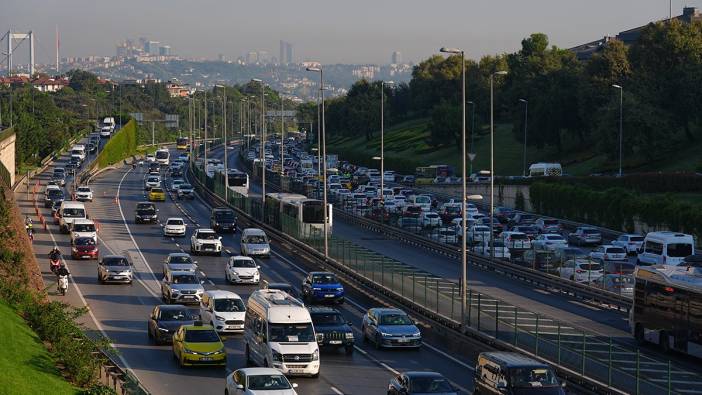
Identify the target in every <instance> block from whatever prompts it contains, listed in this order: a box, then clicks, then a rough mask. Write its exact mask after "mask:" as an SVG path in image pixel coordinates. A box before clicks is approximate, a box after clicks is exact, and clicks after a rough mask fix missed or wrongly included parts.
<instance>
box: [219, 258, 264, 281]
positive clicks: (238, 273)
mask: <svg viewBox="0 0 702 395" xmlns="http://www.w3.org/2000/svg"><path fill="white" fill-rule="evenodd" d="M260 268H261V267H260V266H258V265H257V264H256V261H254V260H253V258H249V257H247V256H241V255H238V256H233V257H231V258H229V262H227V266H226V268H225V269H224V277H225V278H226V280H227V282H229V283H231V284H258V283H259V282H260V281H261V273H260V272H259V269H260Z"/></svg>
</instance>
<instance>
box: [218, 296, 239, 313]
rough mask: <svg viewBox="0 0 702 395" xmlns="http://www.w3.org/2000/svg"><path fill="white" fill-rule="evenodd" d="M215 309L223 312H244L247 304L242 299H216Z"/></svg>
mask: <svg viewBox="0 0 702 395" xmlns="http://www.w3.org/2000/svg"><path fill="white" fill-rule="evenodd" d="M214 310H215V311H221V312H223V313H243V312H245V311H246V306H244V302H243V301H242V300H241V299H215V300H214Z"/></svg>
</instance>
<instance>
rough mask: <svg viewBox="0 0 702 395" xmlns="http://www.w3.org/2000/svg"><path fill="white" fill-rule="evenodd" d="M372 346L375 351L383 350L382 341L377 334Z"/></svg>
mask: <svg viewBox="0 0 702 395" xmlns="http://www.w3.org/2000/svg"><path fill="white" fill-rule="evenodd" d="M373 345H374V346H375V349H376V350H380V349H381V348H383V340H382V339H381V338H380V335H379V334H376V335H375V341H374V344H373Z"/></svg>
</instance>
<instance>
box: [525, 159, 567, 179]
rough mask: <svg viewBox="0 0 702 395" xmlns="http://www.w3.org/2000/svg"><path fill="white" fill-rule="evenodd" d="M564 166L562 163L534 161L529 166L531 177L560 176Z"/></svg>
mask: <svg viewBox="0 0 702 395" xmlns="http://www.w3.org/2000/svg"><path fill="white" fill-rule="evenodd" d="M562 175H563V167H561V164H560V163H543V162H539V163H534V164H533V165H531V166H529V177H560V176H562Z"/></svg>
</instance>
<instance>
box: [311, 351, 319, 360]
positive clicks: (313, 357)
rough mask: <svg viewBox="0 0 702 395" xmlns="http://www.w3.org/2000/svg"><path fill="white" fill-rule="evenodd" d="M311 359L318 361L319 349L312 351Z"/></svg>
mask: <svg viewBox="0 0 702 395" xmlns="http://www.w3.org/2000/svg"><path fill="white" fill-rule="evenodd" d="M312 360H313V361H319V350H314V352H313V353H312Z"/></svg>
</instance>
